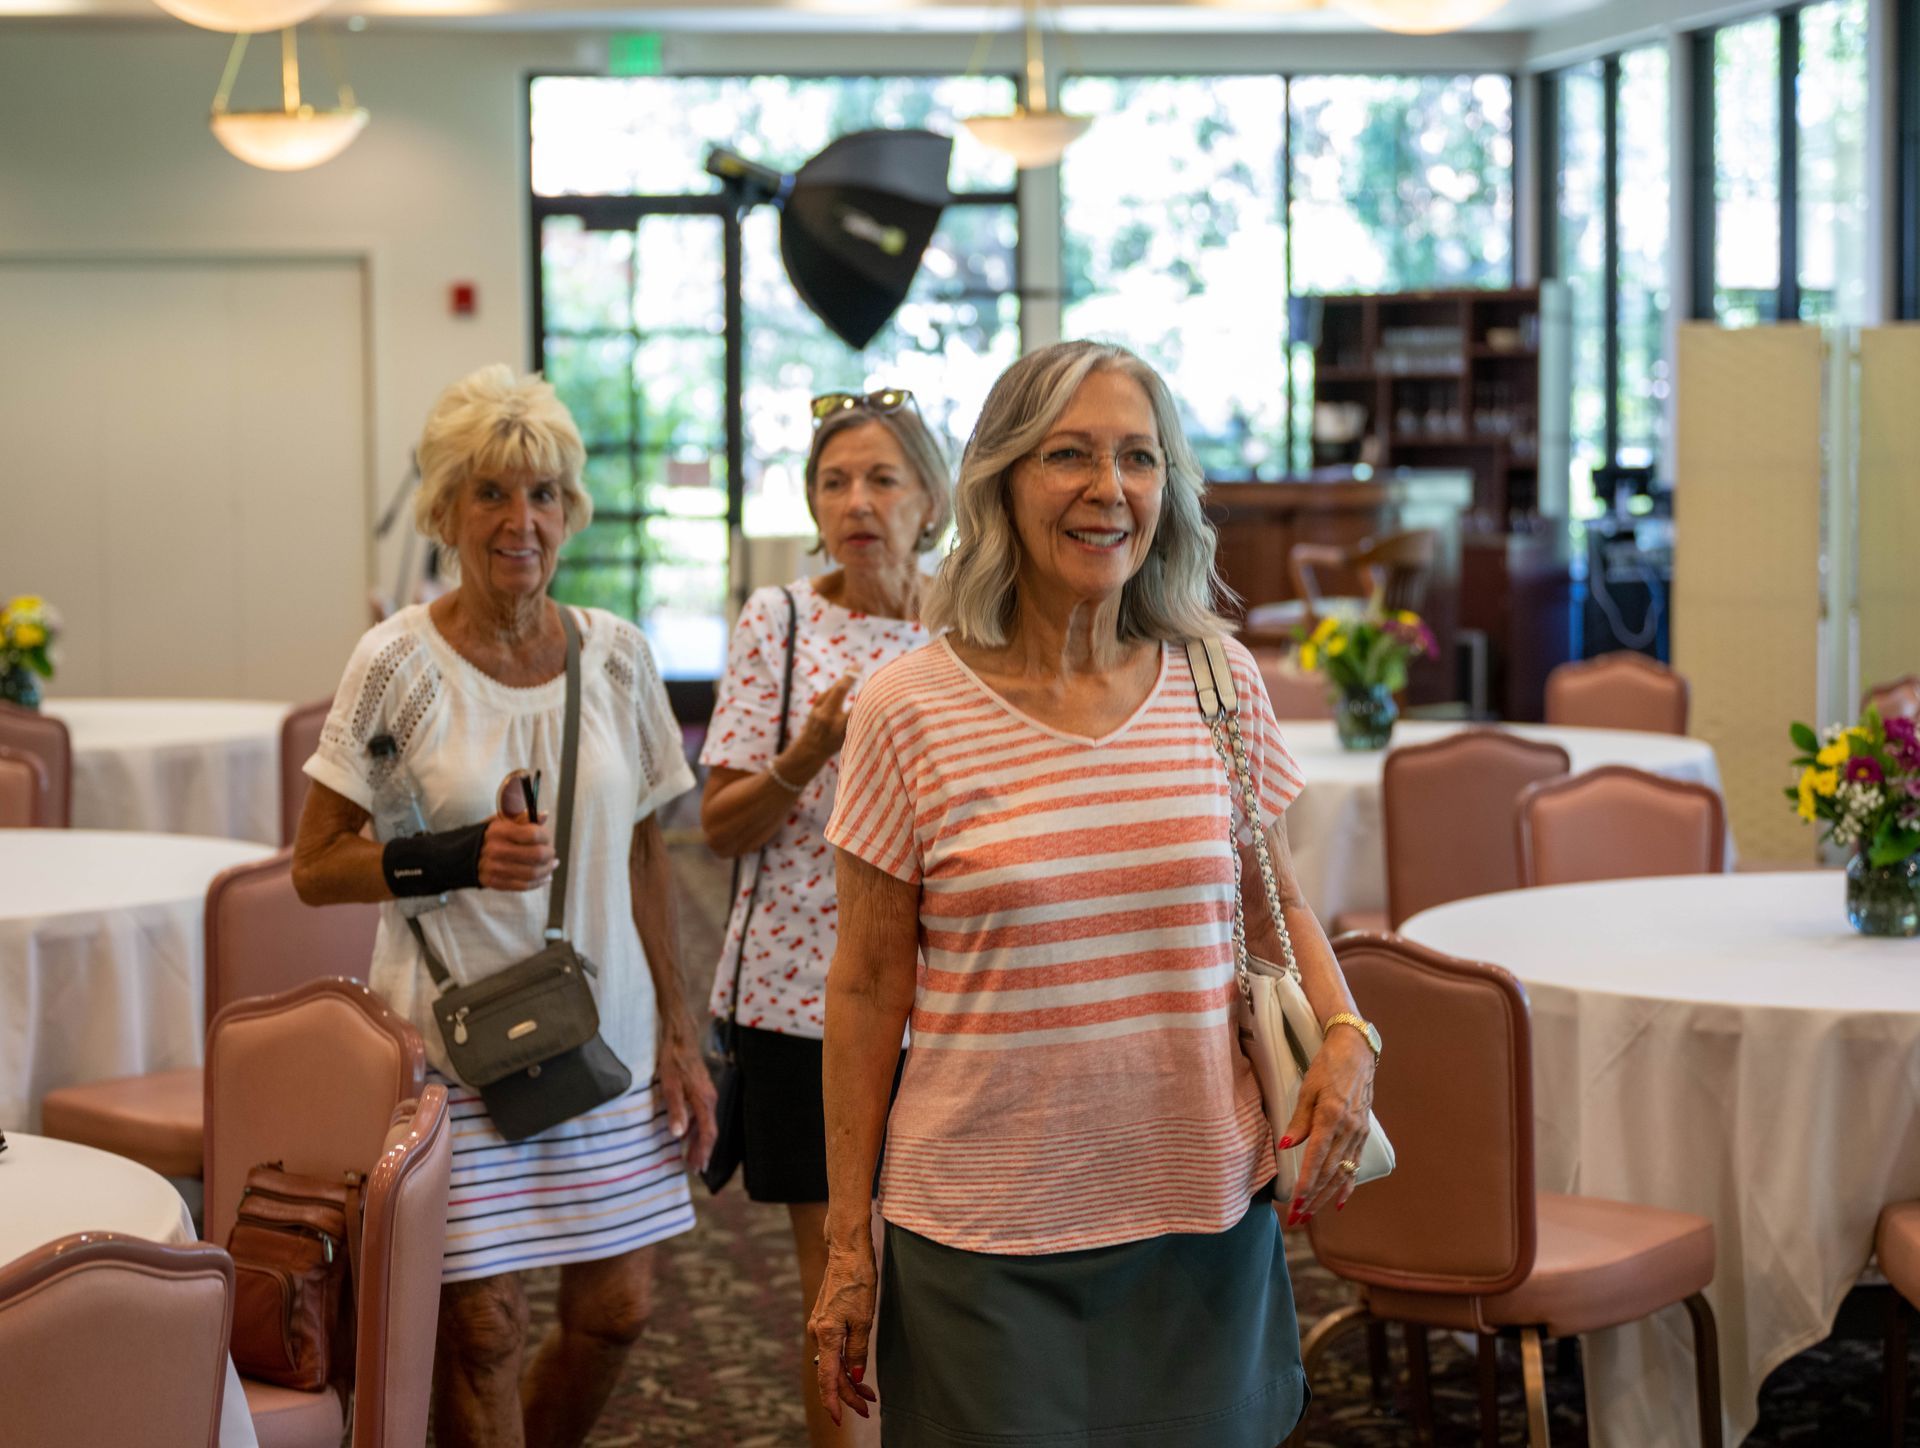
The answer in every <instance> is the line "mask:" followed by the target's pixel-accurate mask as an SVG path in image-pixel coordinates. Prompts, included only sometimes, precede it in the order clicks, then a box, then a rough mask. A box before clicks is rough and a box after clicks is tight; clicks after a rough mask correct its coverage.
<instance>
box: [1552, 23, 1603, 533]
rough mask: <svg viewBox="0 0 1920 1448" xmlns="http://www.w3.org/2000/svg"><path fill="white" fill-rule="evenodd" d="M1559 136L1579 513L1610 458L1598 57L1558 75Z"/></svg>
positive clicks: (1556, 228) (1561, 268) (1560, 234)
mask: <svg viewBox="0 0 1920 1448" xmlns="http://www.w3.org/2000/svg"><path fill="white" fill-rule="evenodd" d="M1554 91H1555V96H1554V103H1555V113H1554V125H1555V128H1556V130H1557V132H1558V135H1559V138H1560V156H1559V165H1558V195H1557V201H1558V210H1557V213H1556V215H1555V217H1554V225H1553V227H1552V228H1551V231H1550V234H1551V235H1552V237H1553V240H1554V250H1555V254H1554V256H1553V257H1551V258H1549V264H1550V265H1551V266H1552V268H1553V273H1554V275H1556V276H1557V277H1559V279H1560V280H1561V281H1563V282H1564V283H1565V284H1566V287H1567V299H1568V306H1569V310H1570V312H1571V319H1572V332H1573V336H1572V348H1571V352H1572V371H1573V376H1572V386H1573V405H1572V410H1571V413H1570V417H1569V422H1570V425H1571V429H1572V447H1571V449H1570V453H1569V457H1568V466H1569V470H1570V475H1571V477H1570V486H1571V489H1572V494H1573V511H1574V513H1575V515H1576V516H1580V515H1584V514H1586V513H1588V512H1590V511H1591V506H1592V500H1593V470H1594V469H1595V468H1597V467H1599V466H1601V465H1602V464H1604V463H1605V462H1606V461H1607V457H1608V446H1609V445H1608V432H1609V423H1608V412H1609V406H1610V404H1609V399H1608V396H1607V345H1608V338H1607V330H1608V329H1607V308H1608V305H1609V297H1610V288H1609V287H1608V285H1607V214H1608V196H1607V81H1606V70H1605V68H1604V67H1603V66H1602V65H1601V64H1600V63H1599V62H1598V61H1595V62H1593V63H1592V64H1590V65H1583V66H1579V67H1576V68H1574V69H1572V70H1567V71H1562V72H1561V73H1560V75H1559V76H1557V77H1556V78H1555V85H1554Z"/></svg>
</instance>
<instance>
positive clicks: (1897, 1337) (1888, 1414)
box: [1880, 1287, 1907, 1448]
mask: <svg viewBox="0 0 1920 1448" xmlns="http://www.w3.org/2000/svg"><path fill="white" fill-rule="evenodd" d="M1881 1376H1882V1392H1883V1396H1882V1399H1881V1404H1880V1416H1881V1420H1882V1422H1883V1423H1884V1424H1885V1425H1886V1430H1887V1442H1888V1444H1889V1445H1891V1448H1900V1444H1901V1443H1902V1442H1903V1441H1904V1440H1905V1439H1906V1436H1907V1303H1906V1299H1905V1298H1903V1297H1902V1296H1901V1295H1900V1294H1899V1293H1898V1292H1896V1291H1895V1290H1894V1289H1893V1288H1891V1287H1889V1288H1888V1289H1887V1331H1886V1366H1885V1370H1884V1372H1883V1373H1882V1375H1881Z"/></svg>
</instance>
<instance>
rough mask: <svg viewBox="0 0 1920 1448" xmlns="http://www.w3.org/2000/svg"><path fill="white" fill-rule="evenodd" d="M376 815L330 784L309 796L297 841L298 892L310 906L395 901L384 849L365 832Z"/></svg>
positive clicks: (318, 786)
mask: <svg viewBox="0 0 1920 1448" xmlns="http://www.w3.org/2000/svg"><path fill="white" fill-rule="evenodd" d="M370 818H371V816H370V815H369V814H368V813H367V812H366V811H365V810H363V809H361V808H360V806H359V805H357V804H355V803H354V802H353V801H352V800H350V799H347V798H346V797H345V796H344V795H340V794H336V793H335V792H334V791H333V790H330V789H328V788H327V787H326V786H325V785H324V784H315V785H314V786H313V787H312V788H311V789H309V790H308V792H307V803H306V806H305V808H304V809H302V811H301V813H300V828H299V831H298V833H297V834H296V835H295V837H294V842H293V889H294V893H295V894H297V895H298V896H299V897H300V899H301V901H302V902H303V903H305V904H308V905H347V904H355V903H364V902H378V901H381V900H391V899H392V898H393V891H392V890H391V889H389V888H388V886H387V876H386V872H385V871H384V870H382V869H381V867H380V856H381V846H380V845H378V844H376V843H375V842H374V841H372V840H370V839H368V838H367V837H366V836H365V835H363V834H361V833H360V831H361V830H362V829H364V828H365V827H366V823H367V821H368V820H369V819H370Z"/></svg>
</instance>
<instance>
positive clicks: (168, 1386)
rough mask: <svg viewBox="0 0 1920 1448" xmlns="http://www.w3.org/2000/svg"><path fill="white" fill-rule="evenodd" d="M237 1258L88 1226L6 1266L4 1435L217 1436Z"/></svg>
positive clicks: (0, 1273)
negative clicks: (125, 1235) (100, 1230)
mask: <svg viewBox="0 0 1920 1448" xmlns="http://www.w3.org/2000/svg"><path fill="white" fill-rule="evenodd" d="M232 1320H233V1259H232V1258H230V1257H228V1256H227V1254H226V1253H225V1252H223V1251H222V1250H221V1249H220V1248H218V1247H212V1246H208V1245H207V1244H206V1243H204V1242H196V1243H194V1244H192V1245H191V1246H179V1247H170V1246H163V1245H161V1244H160V1243H158V1242H144V1241H141V1240H139V1239H138V1238H134V1237H123V1236H120V1235H118V1234H117V1233H113V1232H80V1233H76V1234H75V1235H73V1236H70V1237H62V1238H60V1239H59V1240H58V1241H54V1242H49V1243H48V1244H47V1245H46V1246H44V1247H39V1248H36V1249H35V1250H34V1251H32V1252H29V1253H28V1254H27V1255H26V1256H24V1257H22V1258H20V1259H19V1260H18V1261H16V1262H12V1263H9V1264H7V1265H6V1266H0V1441H4V1442H7V1443H18V1444H21V1445H23V1448H24V1445H26V1444H32V1445H33V1448H100V1445H101V1444H106V1443H114V1444H159V1443H165V1444H169V1445H179V1448H185V1445H188V1444H206V1445H208V1448H211V1445H213V1444H215V1443H217V1442H218V1441H219V1437H220V1400H221V1397H222V1394H223V1391H224V1389H225V1388H226V1382H227V1337H228V1334H229V1332H230V1330H231V1327H232Z"/></svg>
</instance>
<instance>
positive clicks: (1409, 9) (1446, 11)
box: [1335, 0, 1507, 35]
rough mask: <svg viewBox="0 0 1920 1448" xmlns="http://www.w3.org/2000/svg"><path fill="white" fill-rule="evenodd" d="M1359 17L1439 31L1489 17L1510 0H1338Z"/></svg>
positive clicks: (1407, 29) (1406, 30)
mask: <svg viewBox="0 0 1920 1448" xmlns="http://www.w3.org/2000/svg"><path fill="white" fill-rule="evenodd" d="M1335 3H1336V4H1337V5H1339V7H1340V8H1341V9H1342V10H1344V11H1346V12H1347V14H1349V15H1351V16H1353V18H1354V19H1356V20H1364V21H1366V22H1367V24H1369V25H1374V26H1378V27H1379V28H1380V29H1382V30H1398V31H1400V32H1401V33H1402V34H1405V35H1436V34H1438V33H1439V32H1441V31H1443V30H1458V29H1460V27H1461V26H1463V25H1472V24H1474V23H1476V22H1478V21H1481V20H1485V19H1486V18H1487V17H1488V16H1489V15H1492V14H1493V13H1494V12H1495V11H1497V10H1501V9H1504V8H1505V6H1506V4H1507V0H1335Z"/></svg>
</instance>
